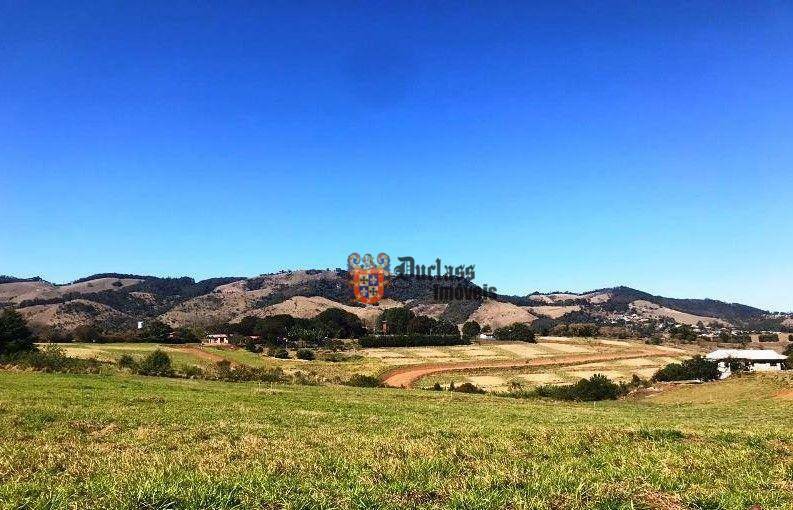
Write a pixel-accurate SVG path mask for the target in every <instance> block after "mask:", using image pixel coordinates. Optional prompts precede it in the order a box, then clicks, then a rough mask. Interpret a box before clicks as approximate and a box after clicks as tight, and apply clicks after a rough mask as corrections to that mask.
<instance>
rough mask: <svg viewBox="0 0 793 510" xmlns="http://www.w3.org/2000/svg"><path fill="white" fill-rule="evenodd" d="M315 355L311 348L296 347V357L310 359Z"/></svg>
mask: <svg viewBox="0 0 793 510" xmlns="http://www.w3.org/2000/svg"><path fill="white" fill-rule="evenodd" d="M316 357H317V355H316V354H315V353H314V351H313V350H311V349H298V350H297V359H304V360H307V361H312V360H314V359H316Z"/></svg>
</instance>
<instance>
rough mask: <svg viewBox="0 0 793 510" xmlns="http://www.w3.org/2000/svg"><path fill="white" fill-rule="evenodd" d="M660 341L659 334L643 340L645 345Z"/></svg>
mask: <svg viewBox="0 0 793 510" xmlns="http://www.w3.org/2000/svg"><path fill="white" fill-rule="evenodd" d="M662 341H663V340H662V339H661V337H660V336H658V335H653V336H651V337H650V338H648V339H647V340H645V341H644V343H646V344H647V345H661V342H662Z"/></svg>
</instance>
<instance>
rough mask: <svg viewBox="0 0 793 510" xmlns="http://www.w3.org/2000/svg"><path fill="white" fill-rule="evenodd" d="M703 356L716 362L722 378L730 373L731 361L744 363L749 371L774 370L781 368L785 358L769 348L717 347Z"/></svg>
mask: <svg viewBox="0 0 793 510" xmlns="http://www.w3.org/2000/svg"><path fill="white" fill-rule="evenodd" d="M705 358H707V359H709V360H711V361H716V362H718V364H719V371H720V372H721V378H722V379H724V378H725V377H729V376H730V374H731V373H732V372H731V370H730V362H731V361H737V362H740V363H742V364H745V365H746V366H747V368H748V369H749V371H750V372H776V371H779V370H782V364H783V362H784V361H785V360H786V359H787V357H786V356H783V355H781V354H779V353H778V352H776V351H772V350H771V349H718V350H715V351H713V352H711V353H710V354H708V355H707V356H705Z"/></svg>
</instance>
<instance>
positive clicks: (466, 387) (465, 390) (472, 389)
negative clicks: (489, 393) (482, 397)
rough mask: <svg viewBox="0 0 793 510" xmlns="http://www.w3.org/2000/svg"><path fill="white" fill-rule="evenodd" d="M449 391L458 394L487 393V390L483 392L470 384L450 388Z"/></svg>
mask: <svg viewBox="0 0 793 510" xmlns="http://www.w3.org/2000/svg"><path fill="white" fill-rule="evenodd" d="M449 390H450V391H456V392H458V393H478V394H483V393H485V390H483V389H482V388H480V387H479V386H476V385H474V384H471V383H469V382H465V383H462V384H461V385H459V386H457V387H454V386H452V387H449Z"/></svg>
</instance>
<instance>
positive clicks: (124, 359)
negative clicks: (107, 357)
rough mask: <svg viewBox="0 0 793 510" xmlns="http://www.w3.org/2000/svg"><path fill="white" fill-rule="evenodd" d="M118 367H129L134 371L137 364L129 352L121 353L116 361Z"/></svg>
mask: <svg viewBox="0 0 793 510" xmlns="http://www.w3.org/2000/svg"><path fill="white" fill-rule="evenodd" d="M116 364H117V365H118V367H119V368H129V369H130V370H132V371H135V369H136V368H137V366H138V364H137V362H136V361H135V358H133V357H132V356H130V355H129V354H122V355H121V357H120V358H118V361H117V362H116Z"/></svg>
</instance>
